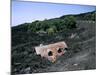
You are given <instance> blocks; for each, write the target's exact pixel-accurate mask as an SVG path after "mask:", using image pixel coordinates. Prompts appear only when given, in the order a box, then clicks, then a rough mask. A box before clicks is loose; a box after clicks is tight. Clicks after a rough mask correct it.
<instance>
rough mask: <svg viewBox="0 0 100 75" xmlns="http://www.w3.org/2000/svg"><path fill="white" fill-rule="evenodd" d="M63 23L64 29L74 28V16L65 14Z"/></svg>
mask: <svg viewBox="0 0 100 75" xmlns="http://www.w3.org/2000/svg"><path fill="white" fill-rule="evenodd" d="M64 22H65V25H66V29H73V28H76V19H75V18H74V16H67V17H66V18H65V19H64Z"/></svg>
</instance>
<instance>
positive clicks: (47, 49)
mask: <svg viewBox="0 0 100 75" xmlns="http://www.w3.org/2000/svg"><path fill="white" fill-rule="evenodd" d="M65 49H68V46H67V44H66V43H65V42H64V41H61V42H57V43H53V44H49V45H41V46H37V47H35V51H36V54H37V55H40V56H41V57H44V58H46V59H48V60H50V61H51V62H55V61H56V60H57V58H58V57H59V56H62V55H63V54H64V53H65Z"/></svg>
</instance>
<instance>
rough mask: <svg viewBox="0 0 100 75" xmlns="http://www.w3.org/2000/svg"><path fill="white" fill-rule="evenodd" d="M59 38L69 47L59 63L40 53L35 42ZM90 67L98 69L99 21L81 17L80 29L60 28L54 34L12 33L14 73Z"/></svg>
mask: <svg viewBox="0 0 100 75" xmlns="http://www.w3.org/2000/svg"><path fill="white" fill-rule="evenodd" d="M18 35H20V36H18ZM14 38H16V39H14ZM23 40H24V42H22V41H23ZM59 41H65V42H66V44H67V45H68V50H67V51H66V53H65V54H64V55H63V56H61V57H59V58H58V59H57V61H56V62H55V63H51V62H50V61H48V60H47V59H44V58H41V57H40V56H37V55H36V53H35V52H34V47H35V46H39V45H40V44H44V45H47V44H51V43H55V42H59ZM15 42H16V43H15ZM90 69H96V23H95V21H77V28H76V29H72V30H68V31H63V32H59V33H57V34H54V35H53V36H49V35H47V34H41V33H31V32H30V33H29V32H22V33H21V32H20V33H15V34H14V35H13V34H12V50H11V73H12V75H15V74H29V73H30V74H32V73H44V72H62V71H76V70H90Z"/></svg>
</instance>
